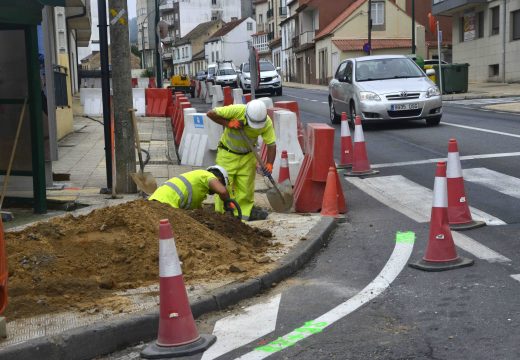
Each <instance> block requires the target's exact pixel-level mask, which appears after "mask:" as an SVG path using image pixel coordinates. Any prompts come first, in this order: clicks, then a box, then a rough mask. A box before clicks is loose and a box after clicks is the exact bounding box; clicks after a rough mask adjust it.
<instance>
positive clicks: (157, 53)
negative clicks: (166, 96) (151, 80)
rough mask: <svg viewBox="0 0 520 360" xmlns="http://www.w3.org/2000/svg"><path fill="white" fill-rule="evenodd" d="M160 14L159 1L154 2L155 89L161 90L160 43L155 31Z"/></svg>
mask: <svg viewBox="0 0 520 360" xmlns="http://www.w3.org/2000/svg"><path fill="white" fill-rule="evenodd" d="M160 17H161V14H160V13H159V1H158V0H155V21H154V30H155V31H154V33H155V63H156V65H157V67H156V69H157V71H156V81H157V87H158V88H162V66H161V65H162V59H161V51H160V47H161V41H160V40H159V34H158V31H157V26H158V25H159V18H160Z"/></svg>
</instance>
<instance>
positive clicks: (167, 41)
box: [161, 36, 173, 44]
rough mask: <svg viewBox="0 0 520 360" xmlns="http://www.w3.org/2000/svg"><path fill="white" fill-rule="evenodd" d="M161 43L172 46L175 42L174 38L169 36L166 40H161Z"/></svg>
mask: <svg viewBox="0 0 520 360" xmlns="http://www.w3.org/2000/svg"><path fill="white" fill-rule="evenodd" d="M161 41H162V42H163V43H165V44H170V43H172V42H173V37H171V36H167V37H165V38H164V39H161Z"/></svg>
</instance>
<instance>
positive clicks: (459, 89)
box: [433, 64, 469, 94]
mask: <svg viewBox="0 0 520 360" xmlns="http://www.w3.org/2000/svg"><path fill="white" fill-rule="evenodd" d="M468 67H469V64H443V65H442V66H441V69H442V93H443V94H452V93H465V92H468ZM433 69H434V70H435V83H436V84H437V86H439V88H440V85H439V81H440V79H439V65H433Z"/></svg>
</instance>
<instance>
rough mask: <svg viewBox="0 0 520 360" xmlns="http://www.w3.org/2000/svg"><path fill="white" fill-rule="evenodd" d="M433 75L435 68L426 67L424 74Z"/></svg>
mask: <svg viewBox="0 0 520 360" xmlns="http://www.w3.org/2000/svg"><path fill="white" fill-rule="evenodd" d="M432 75H435V70H433V69H426V76H432Z"/></svg>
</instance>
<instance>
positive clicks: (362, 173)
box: [345, 169, 379, 176]
mask: <svg viewBox="0 0 520 360" xmlns="http://www.w3.org/2000/svg"><path fill="white" fill-rule="evenodd" d="M375 174H379V170H372V169H371V170H367V171H347V172H346V173H345V176H366V175H375Z"/></svg>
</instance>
